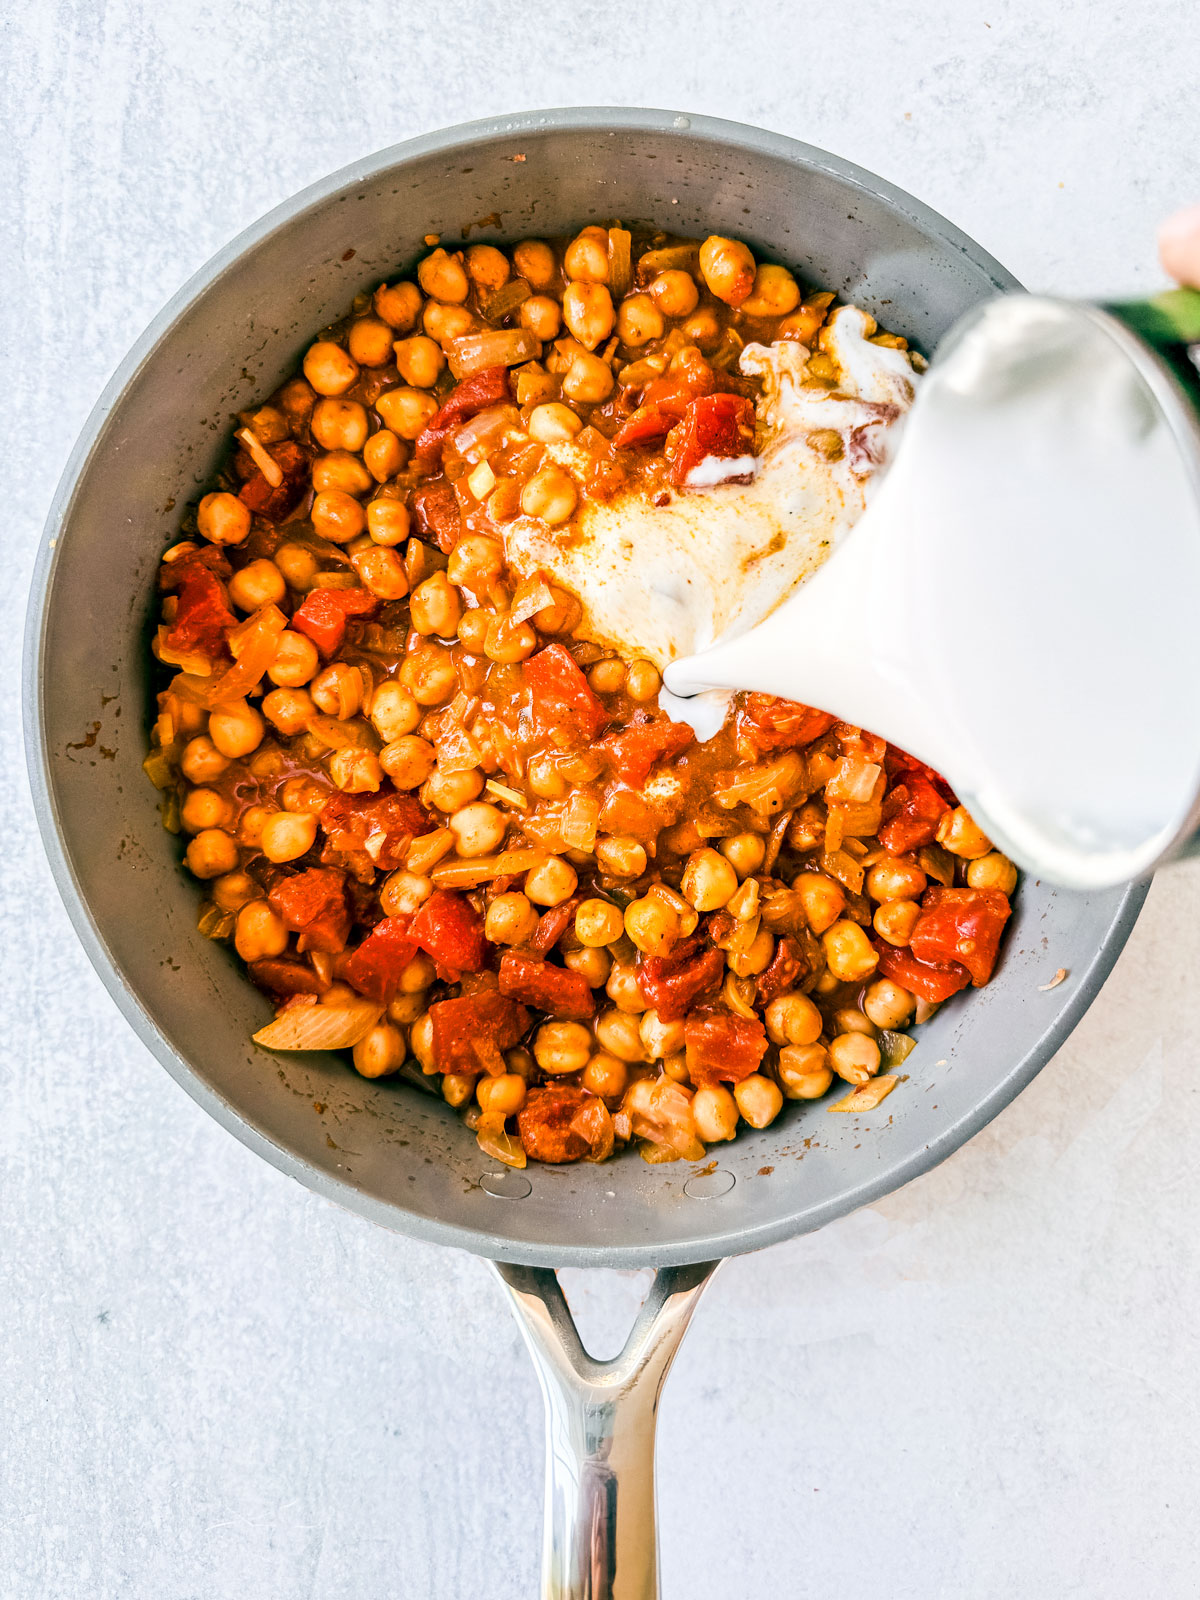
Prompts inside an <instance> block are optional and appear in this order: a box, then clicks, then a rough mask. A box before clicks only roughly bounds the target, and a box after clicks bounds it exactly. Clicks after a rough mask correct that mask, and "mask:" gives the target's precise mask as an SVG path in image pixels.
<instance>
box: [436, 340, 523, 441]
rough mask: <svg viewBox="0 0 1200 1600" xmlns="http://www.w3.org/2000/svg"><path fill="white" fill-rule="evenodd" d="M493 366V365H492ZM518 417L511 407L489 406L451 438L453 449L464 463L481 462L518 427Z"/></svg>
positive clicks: (457, 430) (465, 423)
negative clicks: (510, 431)
mask: <svg viewBox="0 0 1200 1600" xmlns="http://www.w3.org/2000/svg"><path fill="white" fill-rule="evenodd" d="M493 365H494V363H493ZM520 420H521V419H520V415H519V413H518V412H517V411H516V410H515V409H514V408H513V407H512V406H489V407H488V408H487V410H486V411H480V412H477V413H476V415H475V416H473V417H472V418H471V419H470V420H469V421H467V422H464V423H463V425H462V427H461V428H457V429H455V431H454V433H453V435H452V436H451V439H452V443H453V445H454V448H455V449H456V450H457V451H458V453H459V455H460V456H462V458H463V460H464V461H470V462H475V461H483V460H486V458H487V457H488V456H489V455H491V453H492V452H493V451H494V450H498V449H499V448H500V446H501V444H502V443H503V442H504V436H505V434H506V433H508V431H509V429H515V428H518V427H519V426H520Z"/></svg>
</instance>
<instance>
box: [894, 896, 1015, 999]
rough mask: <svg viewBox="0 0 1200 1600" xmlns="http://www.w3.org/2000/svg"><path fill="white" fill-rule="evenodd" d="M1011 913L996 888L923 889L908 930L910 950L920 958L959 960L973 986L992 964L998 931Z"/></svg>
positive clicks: (982, 980)
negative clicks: (913, 923)
mask: <svg viewBox="0 0 1200 1600" xmlns="http://www.w3.org/2000/svg"><path fill="white" fill-rule="evenodd" d="M1011 915H1012V907H1011V906H1010V905H1009V903H1008V896H1007V895H1006V894H1004V893H1003V892H1002V891H1001V890H1000V889H943V888H941V887H940V886H937V885H935V886H934V887H932V888H930V889H928V890H926V892H925V898H924V899H923V900H922V901H921V915H920V917H919V918H918V919H917V925H916V927H915V928H914V929H913V933H912V941H911V947H912V953H913V955H914V956H916V957H917V958H918V960H921V961H934V962H936V961H959V962H961V963H962V965H963V966H964V967H966V969H967V971H968V972H969V973H970V974H971V982H972V983H973V984H974V985H975V987H976V988H977V989H979V988H982V986H983V985H984V984H985V983H986V982H987V981H988V979H989V978H990V977H991V975H992V968H993V967H994V966H995V965H996V954H997V952H998V951H999V949H1000V935H1001V934H1002V933H1003V932H1004V924H1005V923H1006V922H1007V921H1008V919H1009V917H1010V916H1011Z"/></svg>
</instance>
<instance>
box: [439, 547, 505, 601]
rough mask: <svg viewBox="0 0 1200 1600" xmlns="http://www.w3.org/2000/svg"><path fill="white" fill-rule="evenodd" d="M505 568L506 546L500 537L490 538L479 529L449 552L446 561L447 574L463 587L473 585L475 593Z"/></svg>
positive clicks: (481, 589)
mask: <svg viewBox="0 0 1200 1600" xmlns="http://www.w3.org/2000/svg"><path fill="white" fill-rule="evenodd" d="M503 570H504V547H503V546H502V545H501V543H500V541H499V540H498V539H489V538H488V537H487V536H486V535H484V534H480V533H468V534H466V535H464V537H463V538H461V539H460V540H459V541H458V543H457V544H456V545H455V546H454V549H453V550H451V552H450V559H449V561H448V562H447V563H446V576H447V577H448V578H449V580H450V582H451V583H452V584H454V585H455V587H456V588H460V589H471V590H473V591H474V592H475V593H476V594H478V593H480V592H481V591H483V590H485V589H487V588H488V586H489V585H490V584H492V583H494V582H495V581H496V579H497V578H498V577H499V576H500V574H501V572H503Z"/></svg>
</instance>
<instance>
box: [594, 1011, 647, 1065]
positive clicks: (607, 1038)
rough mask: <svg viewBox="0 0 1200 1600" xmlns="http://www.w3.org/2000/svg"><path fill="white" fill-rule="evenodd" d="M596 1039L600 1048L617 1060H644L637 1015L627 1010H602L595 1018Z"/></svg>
mask: <svg viewBox="0 0 1200 1600" xmlns="http://www.w3.org/2000/svg"><path fill="white" fill-rule="evenodd" d="M596 1039H597V1041H598V1042H599V1045H600V1048H601V1049H602V1050H605V1051H607V1052H608V1054H609V1055H611V1056H616V1058H617V1060H618V1061H627V1062H631V1063H632V1062H643V1061H646V1060H647V1059H648V1058H647V1055H646V1047H645V1045H644V1044H643V1043H642V1036H641V1031H640V1024H639V1020H638V1017H637V1016H636V1015H634V1014H633V1013H632V1012H629V1011H620V1010H614V1011H604V1012H602V1013H601V1014H600V1016H599V1017H597V1019H596Z"/></svg>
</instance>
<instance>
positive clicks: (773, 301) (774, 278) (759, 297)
mask: <svg viewBox="0 0 1200 1600" xmlns="http://www.w3.org/2000/svg"><path fill="white" fill-rule="evenodd" d="M799 304H800V286H799V284H798V283H797V282H796V280H795V278H793V277H792V275H791V273H790V272H789V271H788V269H787V268H786V267H769V266H762V267H759V268H758V270H757V272H755V274H754V286H753V288H752V289H751V290H750V293H749V294H748V295H747V296H746V298H745V299H744V300H743V301H742V306H741V309H742V310H743V311H744V312H745V313H746V315H747V316H750V317H786V316H787V314H788V312H789V311H794V310H795V309H796V307H797V306H798V305H799Z"/></svg>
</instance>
